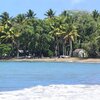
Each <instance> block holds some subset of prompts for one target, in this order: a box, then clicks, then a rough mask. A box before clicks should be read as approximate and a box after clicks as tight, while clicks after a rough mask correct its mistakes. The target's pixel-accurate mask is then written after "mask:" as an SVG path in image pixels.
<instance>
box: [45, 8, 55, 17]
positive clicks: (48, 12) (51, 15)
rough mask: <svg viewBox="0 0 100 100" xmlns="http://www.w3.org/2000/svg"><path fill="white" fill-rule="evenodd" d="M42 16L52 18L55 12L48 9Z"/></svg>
mask: <svg viewBox="0 0 100 100" xmlns="http://www.w3.org/2000/svg"><path fill="white" fill-rule="evenodd" d="M44 15H45V16H47V17H48V18H52V17H54V16H55V12H54V11H53V10H52V9H49V10H48V11H47V12H46V13H45V14H44Z"/></svg>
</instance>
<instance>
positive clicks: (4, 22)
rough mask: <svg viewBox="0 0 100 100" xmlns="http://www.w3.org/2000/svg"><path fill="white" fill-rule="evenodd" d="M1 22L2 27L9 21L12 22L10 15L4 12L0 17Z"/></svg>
mask: <svg viewBox="0 0 100 100" xmlns="http://www.w3.org/2000/svg"><path fill="white" fill-rule="evenodd" d="M0 20H1V23H2V25H4V24H6V23H7V21H8V20H10V17H9V14H8V13H7V12H4V13H2V14H1V15H0Z"/></svg>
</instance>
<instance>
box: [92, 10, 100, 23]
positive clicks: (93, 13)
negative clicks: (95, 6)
mask: <svg viewBox="0 0 100 100" xmlns="http://www.w3.org/2000/svg"><path fill="white" fill-rule="evenodd" d="M99 15H100V14H99V12H98V11H97V10H94V11H93V12H92V16H93V18H94V20H95V21H97V18H98V17H99Z"/></svg>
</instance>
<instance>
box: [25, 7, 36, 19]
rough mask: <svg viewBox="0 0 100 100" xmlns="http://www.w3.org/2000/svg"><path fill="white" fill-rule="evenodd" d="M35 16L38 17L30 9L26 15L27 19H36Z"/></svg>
mask: <svg viewBox="0 0 100 100" xmlns="http://www.w3.org/2000/svg"><path fill="white" fill-rule="evenodd" d="M35 16H36V14H35V13H34V12H33V11H32V10H31V9H29V10H28V12H27V14H26V17H27V18H34V17H35Z"/></svg>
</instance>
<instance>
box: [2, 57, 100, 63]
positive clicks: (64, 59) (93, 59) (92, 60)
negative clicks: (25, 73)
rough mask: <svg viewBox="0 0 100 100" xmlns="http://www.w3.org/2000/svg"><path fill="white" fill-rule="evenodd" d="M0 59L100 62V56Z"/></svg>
mask: <svg viewBox="0 0 100 100" xmlns="http://www.w3.org/2000/svg"><path fill="white" fill-rule="evenodd" d="M0 61H29V62H82V63H84V62H86V63H100V58H88V59H81V58H76V57H66V58H48V57H46V58H33V59H16V58H12V59H8V60H5V59H4V60H0Z"/></svg>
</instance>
